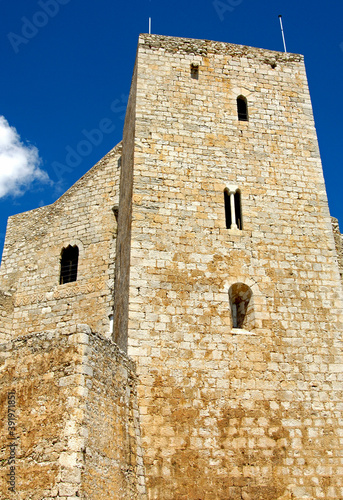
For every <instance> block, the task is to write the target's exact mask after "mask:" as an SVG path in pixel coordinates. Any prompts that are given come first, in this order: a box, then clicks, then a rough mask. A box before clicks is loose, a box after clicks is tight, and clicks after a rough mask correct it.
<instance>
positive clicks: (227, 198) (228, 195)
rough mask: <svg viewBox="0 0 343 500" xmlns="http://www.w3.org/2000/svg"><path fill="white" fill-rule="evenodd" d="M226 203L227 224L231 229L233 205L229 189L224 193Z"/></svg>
mask: <svg viewBox="0 0 343 500" xmlns="http://www.w3.org/2000/svg"><path fill="white" fill-rule="evenodd" d="M224 203H225V222H226V228H227V229H231V224H232V215H231V204H230V194H229V193H228V191H227V189H225V191H224Z"/></svg>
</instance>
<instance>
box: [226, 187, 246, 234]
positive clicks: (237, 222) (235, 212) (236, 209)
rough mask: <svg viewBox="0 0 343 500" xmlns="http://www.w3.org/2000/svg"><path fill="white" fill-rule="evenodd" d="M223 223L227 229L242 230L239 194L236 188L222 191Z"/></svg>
mask: <svg viewBox="0 0 343 500" xmlns="http://www.w3.org/2000/svg"><path fill="white" fill-rule="evenodd" d="M224 206H225V223H226V228H227V229H240V230H242V229H243V219H242V204H241V192H240V190H239V189H238V188H237V187H236V186H231V187H227V188H225V190H224Z"/></svg>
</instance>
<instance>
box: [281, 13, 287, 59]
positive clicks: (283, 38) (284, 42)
mask: <svg viewBox="0 0 343 500" xmlns="http://www.w3.org/2000/svg"><path fill="white" fill-rule="evenodd" d="M279 19H280V26H281V33H282V40H283V46H284V49H285V52H286V53H287V49H286V41H285V34H284V32H283V26H282V16H281V15H279Z"/></svg>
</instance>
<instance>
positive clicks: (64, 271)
mask: <svg viewBox="0 0 343 500" xmlns="http://www.w3.org/2000/svg"><path fill="white" fill-rule="evenodd" d="M78 260H79V249H78V247H77V246H76V245H75V246H73V247H72V246H70V245H69V246H68V247H67V248H64V249H63V250H62V254H61V274H60V284H61V285H63V284H64V283H71V282H72V281H76V280H77V265H78Z"/></svg>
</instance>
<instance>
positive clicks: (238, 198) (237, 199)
mask: <svg viewBox="0 0 343 500" xmlns="http://www.w3.org/2000/svg"><path fill="white" fill-rule="evenodd" d="M234 197H235V215H236V224H237V227H238V229H243V223H242V207H241V193H240V191H236V192H235V195H234Z"/></svg>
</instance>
